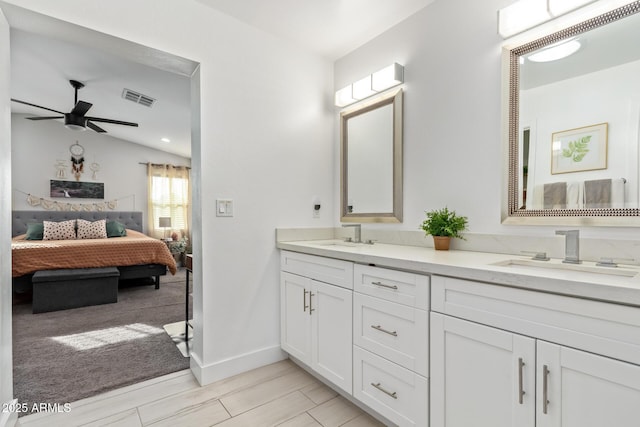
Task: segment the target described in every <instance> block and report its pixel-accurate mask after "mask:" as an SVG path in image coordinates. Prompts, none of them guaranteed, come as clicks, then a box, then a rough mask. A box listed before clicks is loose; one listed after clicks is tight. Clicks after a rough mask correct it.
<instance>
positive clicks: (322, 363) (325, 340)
mask: <svg viewBox="0 0 640 427" xmlns="http://www.w3.org/2000/svg"><path fill="white" fill-rule="evenodd" d="M311 283H312V286H311V294H310V298H309V306H310V307H309V309H310V310H311V314H312V315H311V316H310V317H311V330H312V336H313V339H312V351H311V354H312V358H311V359H312V360H311V367H312V368H313V369H314V370H316V371H317V372H318V373H319V374H320V375H322V376H323V377H325V378H326V379H328V380H329V381H331V382H332V383H334V384H335V385H337V386H339V387H340V388H342V389H343V390H345V391H347V392H348V393H349V394H351V393H352V384H353V381H352V372H353V371H352V369H353V364H352V351H353V348H352V315H351V312H352V300H353V292H352V291H351V290H348V289H344V288H340V287H337V286H332V285H328V284H326V283H322V282H316V281H311Z"/></svg>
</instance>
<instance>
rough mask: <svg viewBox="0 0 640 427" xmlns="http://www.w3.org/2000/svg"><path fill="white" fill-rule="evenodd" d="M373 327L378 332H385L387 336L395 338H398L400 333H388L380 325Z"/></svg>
mask: <svg viewBox="0 0 640 427" xmlns="http://www.w3.org/2000/svg"><path fill="white" fill-rule="evenodd" d="M371 327H372V328H373V329H375V330H376V331H380V332H384V333H385V334H389V335H393V336H394V337H397V336H398V333H397V332H396V331H387V330H386V329H384V328H383V327H382V326H380V325H371Z"/></svg>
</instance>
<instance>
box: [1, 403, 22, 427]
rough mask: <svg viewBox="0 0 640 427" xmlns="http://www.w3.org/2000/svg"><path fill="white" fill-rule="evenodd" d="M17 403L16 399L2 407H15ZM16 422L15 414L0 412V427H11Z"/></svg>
mask: <svg viewBox="0 0 640 427" xmlns="http://www.w3.org/2000/svg"><path fill="white" fill-rule="evenodd" d="M17 403H18V399H13V400H12V401H11V402H7V403H6V405H5V404H3V405H2V406H3V407H5V406H15V405H16V404H17ZM16 421H18V413H17V412H0V427H13V426H14V425H16Z"/></svg>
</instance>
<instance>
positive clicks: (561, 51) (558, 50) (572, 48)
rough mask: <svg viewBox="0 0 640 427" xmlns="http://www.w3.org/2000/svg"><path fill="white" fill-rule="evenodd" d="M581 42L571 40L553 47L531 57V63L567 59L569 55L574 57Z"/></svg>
mask: <svg viewBox="0 0 640 427" xmlns="http://www.w3.org/2000/svg"><path fill="white" fill-rule="evenodd" d="M580 46H581V44H580V42H579V41H578V40H577V39H573V40H569V41H566V42H563V43H560V44H556V45H554V46H551V47H550V48H548V49H545V50H543V51H540V52H537V53H534V54H533V55H531V56H529V61H532V62H550V61H556V60H558V59H562V58H566V57H567V56H569V55H573V54H574V53H576V52H577V51H578V50H579V49H580Z"/></svg>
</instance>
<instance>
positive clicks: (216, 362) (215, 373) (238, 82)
mask: <svg viewBox="0 0 640 427" xmlns="http://www.w3.org/2000/svg"><path fill="white" fill-rule="evenodd" d="M8 3H13V4H15V5H18V6H20V7H24V8H28V9H31V10H34V11H37V12H40V13H43V14H46V15H50V16H53V17H57V18H60V19H63V20H67V21H70V22H73V23H76V24H79V25H83V26H86V27H89V28H93V29H95V30H97V31H101V32H105V33H107V34H111V35H115V36H117V37H121V38H124V39H128V40H132V41H135V42H137V43H141V44H143V45H147V46H150V47H153V48H156V49H160V50H163V51H166V52H169V53H172V54H175V55H179V56H183V57H186V58H189V59H191V60H193V61H196V62H199V63H200V69H199V82H198V83H199V85H200V96H201V99H200V104H201V111H200V114H201V116H200V118H199V119H200V122H201V128H200V129H195V133H194V135H196V137H195V138H193V137H192V140H196V141H201V143H199V146H197V147H195V149H194V150H193V154H192V166H193V172H194V174H195V176H194V179H199V180H200V181H199V182H198V184H196V190H197V191H196V194H195V199H194V210H195V212H194V216H196V217H197V218H198V220H197V221H196V224H198V223H199V221H200V220H201V229H200V230H196V232H198V231H199V232H200V233H201V234H200V236H198V237H194V245H195V249H196V250H198V252H199V253H197V254H196V255H195V262H196V264H197V265H196V267H195V271H194V277H195V280H196V286H195V288H196V289H195V291H194V292H195V295H196V300H195V307H194V322H195V325H196V331H197V335H196V340H195V344H194V351H193V353H192V356H193V357H192V366H193V367H194V368H195V369H196V371H198V374H199V376H200V379H201V380H202V381H203V382H209V381H211V380H213V379H216V378H219V377H222V376H228V375H231V374H233V373H235V372H239V371H242V370H246V369H249V368H251V367H254V366H258V365H260V364H262V363H266V362H268V361H271V360H274V359H276V358H279V357H282V356H281V353H280V350H279V302H278V300H279V298H278V295H279V292H278V288H279V282H278V277H279V275H278V271H279V257H278V251H277V250H276V248H275V233H274V228H275V227H282V226H331V225H333V223H334V221H333V216H332V213H333V211H334V207H333V194H334V178H335V177H334V169H333V167H332V162H333V156H334V146H333V140H332V130H333V121H332V115H333V113H334V111H333V108H332V107H331V102H332V92H333V90H332V85H333V84H332V83H333V82H332V68H331V64H330V63H329V62H327V61H326V60H323V59H320V58H319V57H318V56H315V55H312V54H309V53H307V52H305V51H303V50H301V49H300V48H298V47H296V46H295V45H293V44H292V43H289V42H284V41H282V40H280V39H278V38H276V37H274V36H270V35H268V34H265V33H263V32H261V31H259V30H257V29H254V28H252V27H249V26H246V25H243V24H241V23H239V22H238V21H236V20H234V19H231V18H229V17H227V16H225V15H222V14H219V13H217V12H215V11H214V10H212V9H210V8H208V7H206V6H204V5H202V4H201V3H198V2H195V1H192V0H189V1H178V0H173V1H163V2H157V1H154V0H138V1H135V2H131V1H128V0H113V1H110V2H85V1H80V0H60V1H57V2H55V3H53V2H50V1H47V0H26V1H24V0H20V1H9V2H8ZM195 121H196V122H197V121H198V120H197V119H195ZM196 143H198V142H196ZM314 195H317V196H319V197H320V199H321V201H322V211H321V217H320V218H319V219H313V218H312V212H313V211H312V197H313V196H314ZM216 198H230V199H233V200H234V204H235V216H234V217H233V218H217V217H216V216H215V199H216ZM199 246H201V248H200V247H199Z"/></svg>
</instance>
